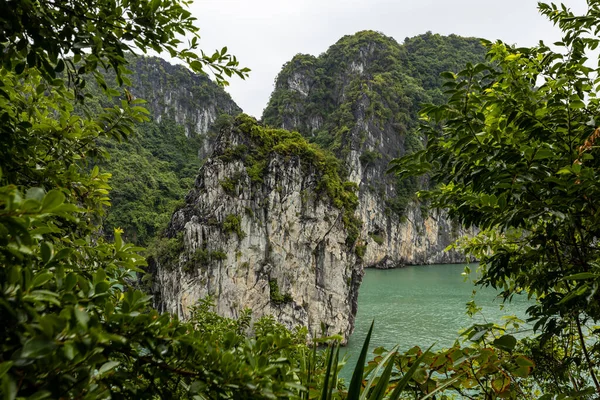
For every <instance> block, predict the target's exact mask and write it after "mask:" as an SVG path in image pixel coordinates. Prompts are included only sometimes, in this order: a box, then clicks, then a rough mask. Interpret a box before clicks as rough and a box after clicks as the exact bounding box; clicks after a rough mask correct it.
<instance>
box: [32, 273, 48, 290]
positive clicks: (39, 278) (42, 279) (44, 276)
mask: <svg viewBox="0 0 600 400" xmlns="http://www.w3.org/2000/svg"><path fill="white" fill-rule="evenodd" d="M53 276H54V274H53V273H51V272H43V273H38V274H37V275H36V276H35V278H33V283H32V284H31V287H32V288H36V287H39V286H42V285H43V284H45V283H46V282H48V281H49V280H50V279H52V277H53Z"/></svg>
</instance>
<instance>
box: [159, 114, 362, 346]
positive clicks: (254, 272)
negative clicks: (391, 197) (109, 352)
mask: <svg viewBox="0 0 600 400" xmlns="http://www.w3.org/2000/svg"><path fill="white" fill-rule="evenodd" d="M338 167H339V164H338V162H337V160H336V159H335V158H334V157H333V156H331V155H328V154H327V153H325V152H323V151H322V150H321V149H319V148H318V147H317V146H314V145H311V144H308V143H307V142H306V140H305V139H304V138H303V137H302V136H301V135H300V134H298V133H292V132H287V131H283V130H275V129H265V128H263V127H261V126H259V125H258V124H257V123H256V121H255V120H254V119H253V118H251V117H248V116H246V115H243V114H242V115H240V116H239V117H238V118H236V120H235V122H234V124H233V126H230V127H227V128H224V129H223V130H222V131H221V134H220V136H219V137H218V139H217V141H216V143H215V151H214V153H213V155H212V156H211V157H210V158H208V159H207V160H206V162H205V163H204V165H203V167H202V169H201V170H200V173H199V175H198V178H197V180H196V183H195V186H194V188H193V190H192V191H191V192H190V193H189V194H188V196H187V197H186V203H185V205H184V206H183V207H182V208H181V209H179V210H178V211H176V212H175V213H174V214H173V217H172V219H171V222H170V225H169V228H168V230H167V236H168V237H169V239H167V240H166V241H165V243H164V250H163V251H159V252H158V253H157V256H156V257H155V258H154V260H153V262H152V264H153V269H154V273H155V280H154V286H153V288H154V291H155V293H157V295H158V296H157V299H158V302H157V307H158V308H159V309H160V310H162V311H167V312H171V313H174V314H177V315H180V316H181V317H184V318H185V317H187V316H189V313H190V310H191V307H192V306H194V305H195V304H196V303H197V301H198V300H199V299H201V298H204V297H205V296H207V295H211V296H213V297H214V299H215V302H216V310H217V312H218V313H219V314H221V315H224V316H231V317H236V316H239V313H240V312H241V311H242V309H243V308H246V307H249V308H251V309H252V312H253V316H254V317H260V316H262V315H266V314H272V315H274V316H275V317H276V318H277V320H278V321H279V322H281V323H283V324H285V325H287V326H290V327H292V326H297V325H303V326H306V327H308V329H309V332H311V333H313V332H319V333H320V332H321V326H322V324H324V326H326V327H327V331H328V333H329V334H337V333H340V334H342V335H343V337H344V338H345V339H347V338H348V337H349V335H350V333H351V332H352V330H353V324H354V315H355V313H356V301H357V296H358V287H359V285H360V282H361V279H362V273H363V266H362V263H361V260H360V258H359V257H357V255H356V246H355V243H356V241H357V236H356V231H357V227H356V221H355V220H354V219H353V213H354V209H355V207H356V196H355V194H354V193H353V189H354V186H353V185H352V184H349V183H347V182H344V181H343V180H342V179H341V178H340V175H339V172H338Z"/></svg>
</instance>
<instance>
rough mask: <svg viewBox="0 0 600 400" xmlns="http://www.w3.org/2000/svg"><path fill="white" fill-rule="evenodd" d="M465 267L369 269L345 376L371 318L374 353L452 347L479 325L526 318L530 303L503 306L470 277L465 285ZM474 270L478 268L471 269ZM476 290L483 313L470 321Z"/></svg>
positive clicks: (487, 290) (522, 302)
mask: <svg viewBox="0 0 600 400" xmlns="http://www.w3.org/2000/svg"><path fill="white" fill-rule="evenodd" d="M464 267H465V265H425V266H411V267H406V268H402V269H393V270H375V269H369V270H367V271H366V273H365V276H364V279H363V283H362V285H361V287H360V291H359V295H358V313H357V315H356V326H355V330H354V333H353V334H352V336H351V337H350V340H349V341H348V346H347V347H346V349H345V350H346V352H347V354H348V355H349V357H350V358H349V361H348V364H347V365H346V367H345V368H344V370H343V375H344V377H346V378H347V379H349V377H350V375H351V373H352V369H353V368H354V365H355V364H356V359H357V358H358V354H359V353H360V349H361V347H362V344H363V341H364V339H365V337H366V335H367V332H368V330H369V326H370V325H371V321H372V320H375V328H374V330H373V334H372V337H371V349H374V348H375V347H379V346H384V347H385V348H386V349H388V350H389V349H391V348H393V347H394V346H395V345H399V346H400V347H399V350H400V351H406V350H408V349H410V348H411V347H413V346H415V345H418V346H420V347H421V348H422V349H426V348H428V347H429V346H431V345H432V344H435V346H434V348H448V347H450V346H452V344H453V343H454V341H455V340H456V339H457V338H459V331H460V330H461V329H464V328H467V327H469V326H471V325H473V324H475V323H485V322H486V321H487V322H495V323H501V322H502V316H505V315H517V316H518V317H521V318H522V319H525V318H524V317H525V310H526V309H527V307H529V305H531V302H529V301H527V299H526V298H517V299H514V300H513V301H512V302H511V303H509V304H506V305H505V306H504V307H501V305H502V301H501V299H499V298H497V292H496V291H494V290H493V289H480V288H476V287H474V286H473V283H471V279H472V277H471V279H469V280H468V281H467V282H465V279H464V276H462V275H461V273H462V272H463V271H464ZM475 268H476V265H472V266H471V269H473V270H474V269H475ZM474 289H477V294H476V295H475V297H474V299H475V302H476V303H477V305H478V306H480V307H481V308H482V312H481V315H478V316H476V317H475V318H470V317H469V316H467V315H466V313H465V310H466V303H467V302H468V301H470V300H471V299H472V293H473V290H474ZM370 356H372V354H370ZM369 358H370V357H369Z"/></svg>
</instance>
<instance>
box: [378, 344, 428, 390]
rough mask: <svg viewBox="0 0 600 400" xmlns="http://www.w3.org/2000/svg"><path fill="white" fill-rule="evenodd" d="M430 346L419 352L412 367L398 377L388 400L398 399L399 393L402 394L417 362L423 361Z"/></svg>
mask: <svg viewBox="0 0 600 400" xmlns="http://www.w3.org/2000/svg"><path fill="white" fill-rule="evenodd" d="M432 347H433V345H431V346H429V348H428V349H427V350H425V352H424V353H423V354H421V356H420V357H419V358H417V359H416V361H415V362H414V364H413V365H412V367H410V369H409V370H408V371H407V372H406V374H404V376H403V377H402V379H400V382H398V385H397V386H396V389H394V391H393V392H392V395H391V396H390V399H389V400H398V399H399V398H400V394H402V391H403V390H404V388H405V387H406V385H408V381H410V378H412V376H413V375H414V373H415V371H416V370H417V368H419V364H421V361H423V359H424V358H425V356H426V355H427V353H429V350H431V348H432Z"/></svg>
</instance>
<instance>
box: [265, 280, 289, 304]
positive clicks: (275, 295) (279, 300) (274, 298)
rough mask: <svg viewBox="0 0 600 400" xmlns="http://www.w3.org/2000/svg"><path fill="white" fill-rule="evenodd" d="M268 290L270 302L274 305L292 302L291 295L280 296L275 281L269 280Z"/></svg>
mask: <svg viewBox="0 0 600 400" xmlns="http://www.w3.org/2000/svg"><path fill="white" fill-rule="evenodd" d="M269 289H270V292H269V293H270V298H271V302H273V303H275V304H286V303H291V302H292V301H294V299H293V298H292V295H291V294H290V293H285V294H282V293H281V292H280V291H279V285H278V284H277V279H269Z"/></svg>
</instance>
